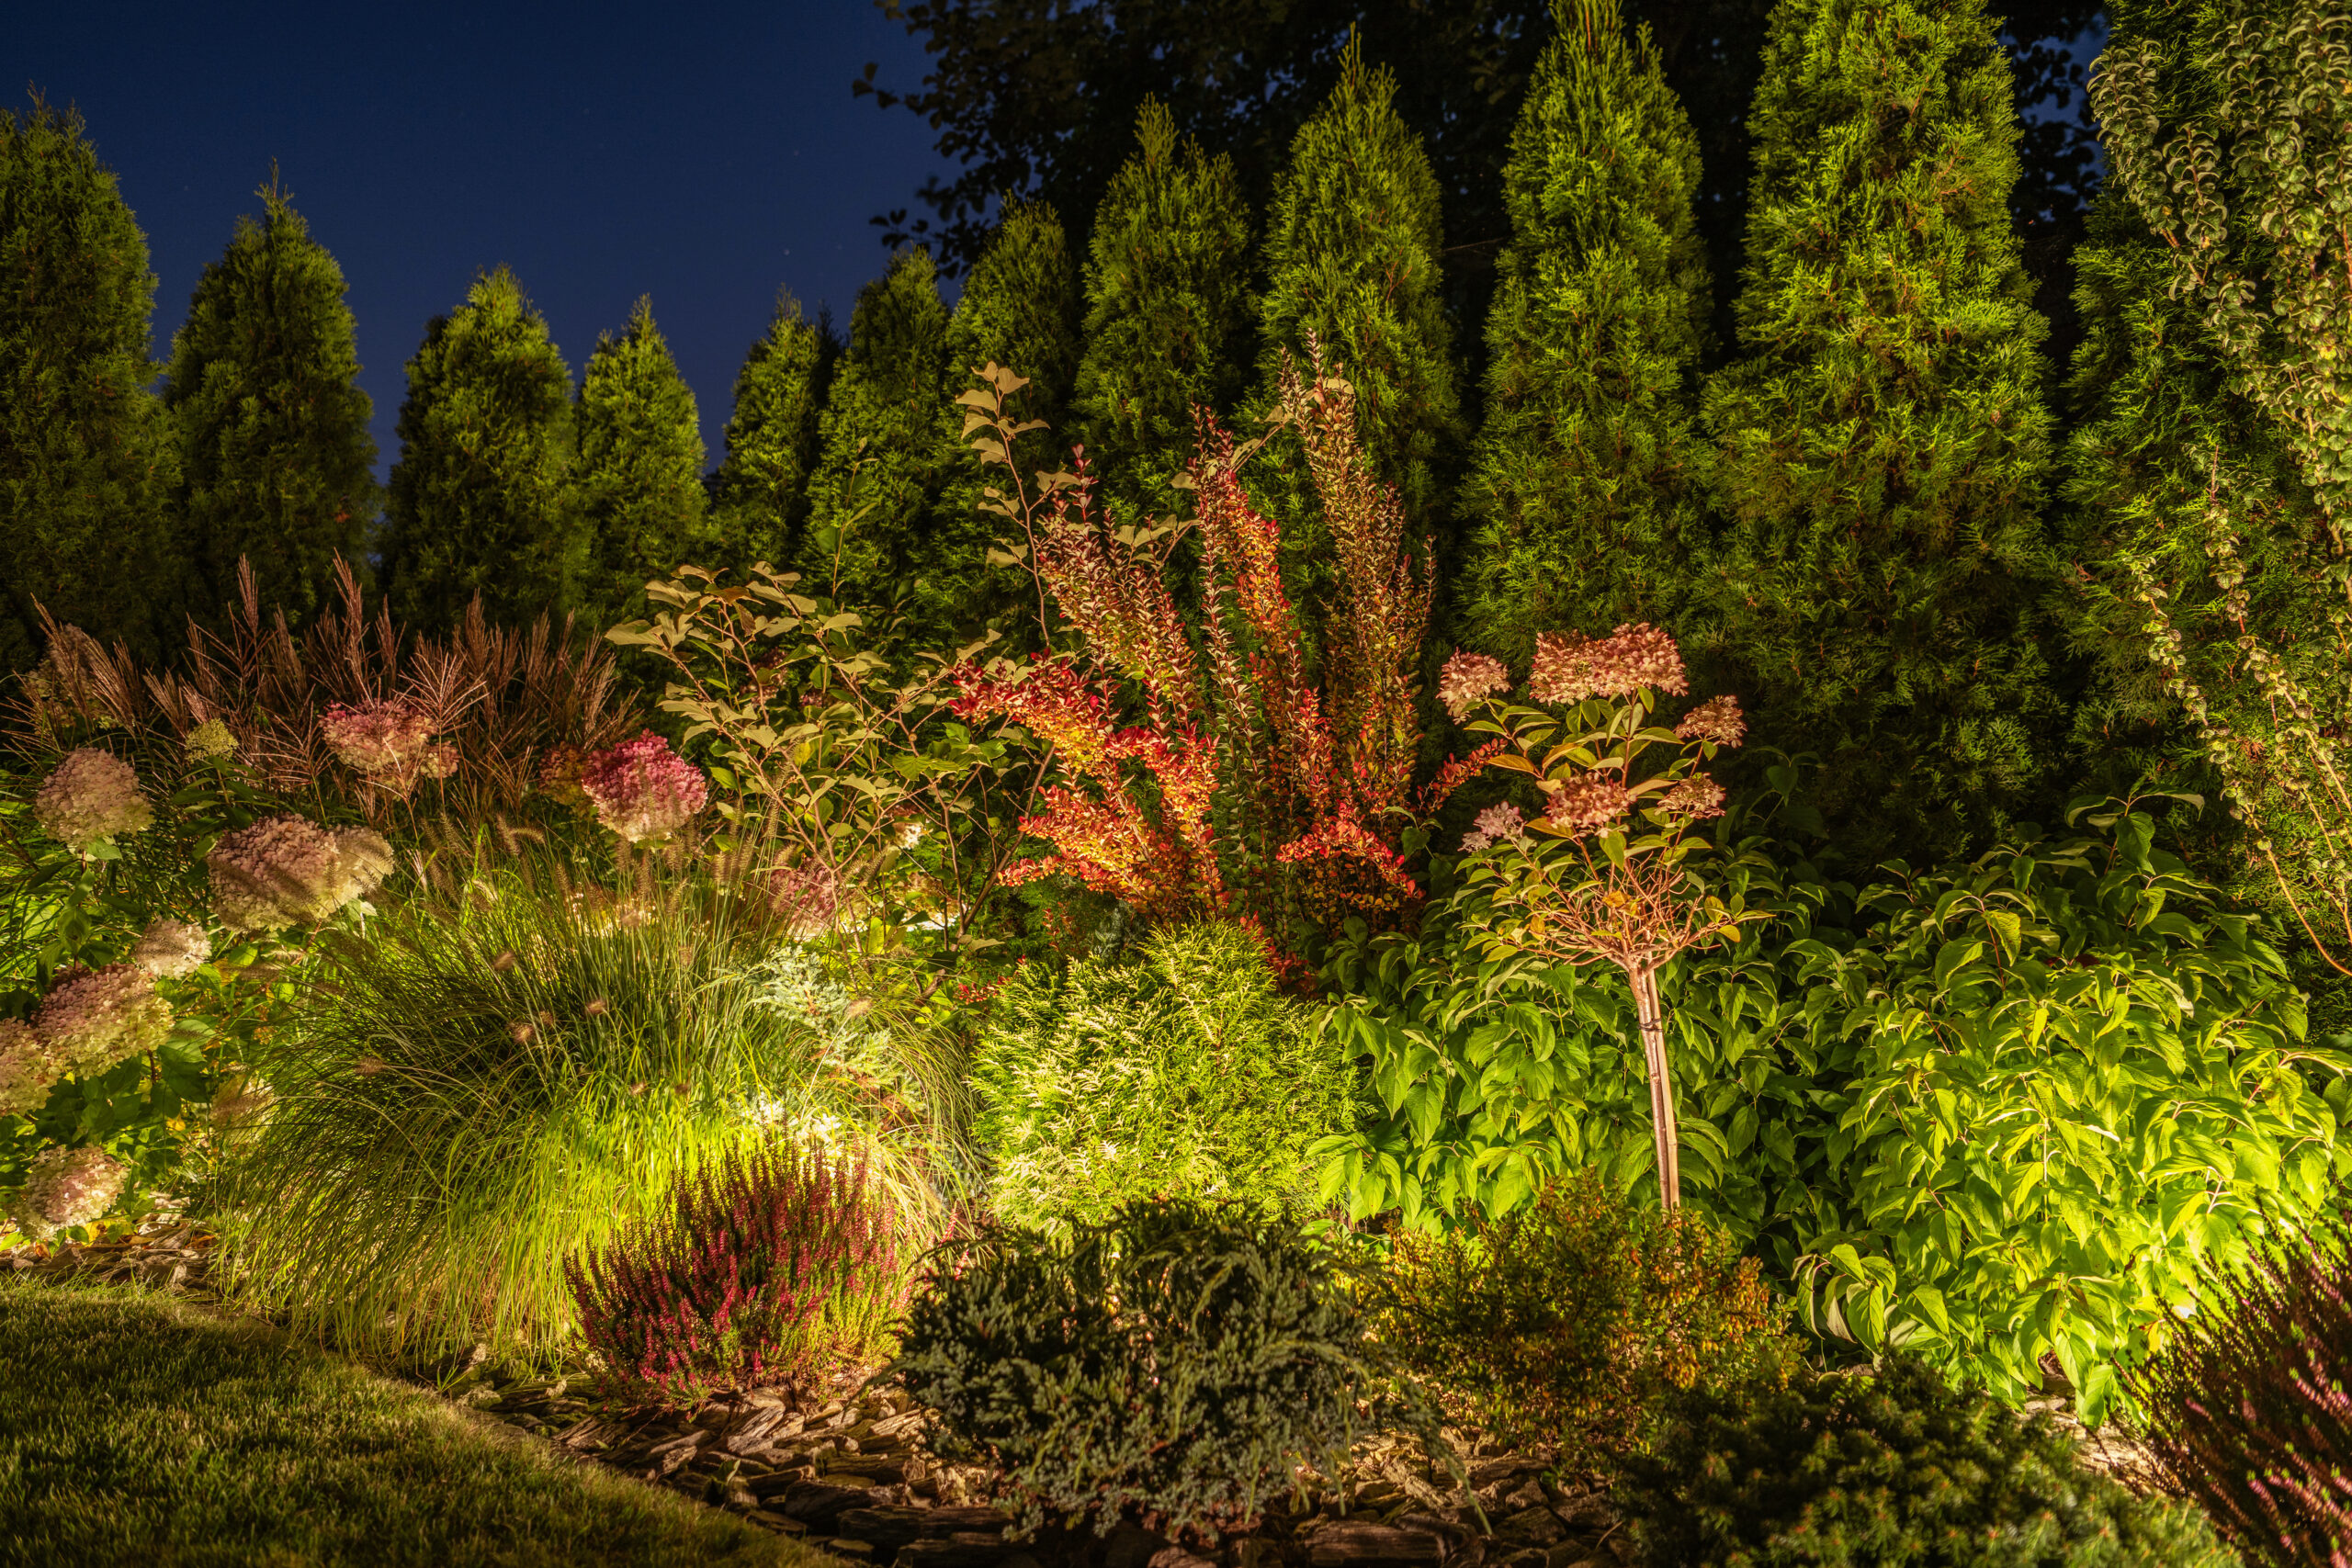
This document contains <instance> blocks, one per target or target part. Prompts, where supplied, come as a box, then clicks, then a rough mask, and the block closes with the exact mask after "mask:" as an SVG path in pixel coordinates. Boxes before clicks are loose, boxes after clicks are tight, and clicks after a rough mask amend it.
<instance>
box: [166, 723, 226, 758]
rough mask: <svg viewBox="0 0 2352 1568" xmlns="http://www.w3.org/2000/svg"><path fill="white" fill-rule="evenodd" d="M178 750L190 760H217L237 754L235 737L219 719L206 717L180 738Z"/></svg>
mask: <svg viewBox="0 0 2352 1568" xmlns="http://www.w3.org/2000/svg"><path fill="white" fill-rule="evenodd" d="M180 750H183V751H185V752H186V753H187V760H188V761H191V762H217V761H220V760H222V759H223V758H226V757H233V756H235V755H236V754H237V738H236V736H235V735H233V734H232V733H231V732H230V729H229V727H228V726H227V725H225V724H223V723H221V722H220V720H219V719H217V718H208V719H206V720H205V721H204V722H203V723H202V724H199V725H198V726H197V727H196V728H194V729H191V730H189V731H188V732H187V735H186V736H185V737H183V738H182V739H181V740H180Z"/></svg>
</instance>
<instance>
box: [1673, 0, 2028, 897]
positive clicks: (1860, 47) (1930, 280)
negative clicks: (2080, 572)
mask: <svg viewBox="0 0 2352 1568" xmlns="http://www.w3.org/2000/svg"><path fill="white" fill-rule="evenodd" d="M1751 120H1752V124H1753V127H1754V130H1755V135H1756V180H1755V190H1754V197H1753V199H1752V201H1751V204H1750V208H1749V214H1748V247H1747V273H1746V278H1745V282H1744V285H1743V288H1742V291H1741V295H1740V300H1739V311H1738V315H1739V339H1740V347H1741V355H1742V357H1741V358H1740V360H1739V361H1738V362H1737V363H1736V364H1735V365H1734V366H1732V367H1730V368H1728V369H1726V370H1725V371H1724V372H1723V373H1722V374H1721V375H1720V376H1719V377H1718V378H1716V380H1715V381H1714V383H1713V385H1712V386H1711V387H1710V388H1709V389H1708V391H1707V395H1706V399H1705V406H1704V421H1705V423H1706V425H1707V427H1708V429H1709V431H1710V434H1711V435H1712V437H1713V440H1714V441H1715V442H1716V443H1718V444H1719V447H1720V450H1719V452H1718V453H1717V454H1716V459H1715V460H1716V462H1717V464H1718V468H1717V479H1718V486H1717V489H1718V498H1719V502H1720V504H1721V506H1722V508H1723V510H1724V513H1727V515H1728V527H1727V530H1726V532H1725V533H1724V537H1723V540H1722V548H1721V552H1720V558H1719V559H1717V560H1715V561H1714V562H1713V564H1712V565H1710V566H1709V567H1708V569H1707V571H1706V586H1705V587H1704V589H1703V593H1704V598H1705V604H1704V606H1703V608H1702V609H1695V610H1693V611H1692V612H1691V623H1690V628H1689V637H1688V639H1687V640H1689V641H1691V643H1692V645H1693V647H1694V650H1695V649H1699V648H1702V647H1703V648H1705V649H1707V650H1708V652H1709V659H1708V662H1711V663H1713V664H1716V665H1719V666H1721V670H1720V674H1721V676H1722V679H1723V680H1724V683H1725V684H1726V685H1728V686H1729V687H1730V689H1732V690H1736V691H1737V692H1739V693H1740V694H1742V695H1743V697H1747V698H1751V699H1752V705H1753V706H1754V708H1755V709H1756V710H1757V713H1756V717H1757V724H1756V729H1757V735H1756V739H1758V740H1759V741H1762V742H1764V743H1765V744H1768V745H1771V746H1775V747H1779V748H1781V749H1783V750H1790V751H1798V750H1804V751H1810V752H1813V753H1815V755H1817V756H1818V757H1819V759H1820V761H1821V762H1822V771H1821V774H1820V777H1821V780H1822V786H1821V790H1822V804H1823V806H1824V807H1825V809H1826V810H1828V811H1829V812H1830V814H1831V815H1832V817H1833V818H1837V819H1838V820H1840V821H1841V822H1842V823H1844V824H1845V827H1844V829H1843V830H1844V831H1845V832H1846V833H1847V834H1848V835H1849V838H1850V839H1851V841H1852V847H1853V848H1854V849H1856V850H1857V851H1858V852H1864V853H1868V854H1869V855H1871V857H1872V858H1875V856H1876V855H1878V854H1880V853H1884V852H1887V850H1888V847H1889V846H1890V845H1891V846H1894V848H1896V849H1898V850H1900V851H1903V852H1915V853H1922V854H1926V853H1936V854H1940V853H1947V852H1951V850H1952V849H1955V848H1957V847H1960V846H1962V845H1963V844H1967V843H1971V842H1975V843H1981V842H1983V841H1984V840H1985V839H1986V838H1987V837H1989V836H1990V835H1991V834H1992V833H1993V832H1996V831H1997V830H1999V829H2001V828H2002V827H2003V826H2004V824H2005V823H2006V822H2007V821H2009V820H2011V819H2013V818H2014V817H2015V815H2016V814H2017V813H2018V810H2019V809H2020V808H2021V807H2026V806H2028V805H2029V804H2032V803H2036V802H2038V801H2039V800H2040V799H2041V792H2044V791H2046V790H2047V789H2048V788H2049V786H2050V785H2051V784H2052V782H2053V781H2052V779H2051V778H2050V777H2049V770H2050V764H2051V761H2052V745H2053V742H2054V740H2055V739H2056V738H2057V736H2058V735H2059V734H2060V733H2061V732H2063V729H2064V716H2063V714H2062V713H2061V711H2060V709H2059V706H2058V705H2057V703H2056V700H2055V698H2054V697H2053V695H2052V691H2051V687H2050V677H2049V671H2048V670H2047V667H2046V660H2045V658H2044V654H2043V651H2042V649H2041V646H2040V643H2039V640H2038V639H2039V637H2040V635H2041V634H2040V632H2039V630H2038V627H2037V625H2036V622H2035V619H2034V615H2033V613H2032V609H2033V604H2034V601H2035V600H2036V599H2037V598H2038V597H2040V595H2041V593H2042V592H2045V585H2046V584H2047V583H2048V581H2050V576H2051V567H2050V564H2049V560H2048V552H2047V550H2046V547H2045V546H2044V543H2043V540H2042V538H2041V522H2040V512H2041V491H2042V485H2043V481H2044V474H2045V470H2046V469H2047V468H2048V465H2049V457H2050V451H2049V448H2050V439H2051V436H2050V426H2051V416H2050V413H2049V411H2048V410H2047V409H2046V408H2045V407H2044V406H2043V403H2042V398H2041V379H2042V375H2043V371H2042V366H2041V359H2040V356H2039V354H2038V352H2037V348H2038V345H2039V344H2040V343H2041V338H2042V335H2043V333H2044V330H2045V329H2044V324H2043V322H2042V321H2041V318H2040V317H2039V316H2038V315H2036V314H2035V313H2034V312H2033V310H2031V309H2030V306H2029V304H2028V300H2029V299H2030V294H2031V286H2030V283H2029V281H2028V280H2027V278H2026V276H2025V273H2024V272H2023V270H2022V269H2021V268H2020V267H2019V265H2018V247H2017V242H2016V241H2015V240H2014V239H2013V238H2012V237H2011V235H2010V232H2009V215H2008V210H2007V199H2008V194H2009V190H2010V187H2011V186H2013V185H2014V184H2015V183H2016V180H2017V175H2018V159H2017V138H2018V131H2017V127H2016V122H2015V116H2014V113H2013V109H2012V99H2011V91H2010V79H2009V67H2008V64H2007V60H2006V58H2005V57H2004V55H2003V53H2002V51H2001V50H2000V47H1999V45H1998V43H1997V42H1996V38H1995V28H1994V24H1993V22H1992V21H1991V19H1990V18H1988V17H1986V16H1985V12H1984V9H1983V6H1982V5H1981V4H1980V3H1979V0H1922V3H1919V4H1916V5H1905V6H1894V7H1889V6H1883V5H1879V4H1876V3H1875V0H1782V3H1781V7H1780V9H1779V11H1778V12H1777V13H1776V15H1775V17H1774V19H1773V24H1772V32H1771V37H1770V41H1769V42H1768V44H1767V48H1766V55H1765V66H1764V80H1763V85H1762V86H1761V87H1760V88H1759V89H1758V95H1757V101H1756V106H1755V109H1754V112H1753V114H1752V117H1751Z"/></svg>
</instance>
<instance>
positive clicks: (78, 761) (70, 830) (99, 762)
mask: <svg viewBox="0 0 2352 1568" xmlns="http://www.w3.org/2000/svg"><path fill="white" fill-rule="evenodd" d="M33 819H34V820H35V821H37V822H39V823H40V825H41V827H42V828H43V829H45V830H47V831H48V833H49V834H50V836H51V837H52V838H55V839H58V840H62V842H63V843H64V845H65V847H66V848H68V849H70V850H73V851H74V852H76V853H80V852H85V851H86V850H88V849H89V848H90V847H91V846H92V845H94V844H99V843H104V842H106V841H107V840H111V839H119V838H120V837H122V836H123V835H125V834H127V833H137V832H141V831H142V830H144V829H146V827H147V826H148V825H149V824H150V823H152V822H153V821H154V820H155V808H154V807H152V806H150V805H149V804H148V803H147V797H146V796H145V795H141V794H140V793H139V775H138V774H137V773H134V772H133V771H132V770H131V766H130V763H128V762H126V761H123V760H122V759H121V758H119V757H118V756H116V755H115V754H114V753H113V752H111V751H102V750H99V749H98V748H96V747H95V746H85V747H83V748H81V749H80V750H75V751H69V752H67V753H66V756H65V760H64V761H62V762H60V763H58V764H57V769H56V771H55V772H54V773H51V774H50V775H49V777H48V778H47V779H46V780H45V781H43V782H42V784H41V786H40V793H38V794H36V795H34V796H33Z"/></svg>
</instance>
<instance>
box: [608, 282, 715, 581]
mask: <svg viewBox="0 0 2352 1568" xmlns="http://www.w3.org/2000/svg"><path fill="white" fill-rule="evenodd" d="M573 422H574V428H575V434H576V436H577V439H578V442H579V468H578V471H577V473H576V475H575V483H576V484H577V485H578V487H579V492H580V503H581V507H582V511H583V513H584V514H585V519H586V524H587V528H588V534H589V547H588V566H587V571H586V575H585V577H584V579H583V580H582V585H581V592H580V605H581V609H582V613H583V614H585V615H587V616H588V618H589V620H590V621H591V622H593V623H594V624H595V625H598V626H616V625H618V624H619V623H620V622H622V621H626V620H631V619H634V618H636V617H638V616H639V615H643V614H644V607H645V584H646V583H647V582H648V581H650V580H651V579H654V578H667V577H670V576H672V575H673V573H674V572H675V571H676V570H677V568H678V566H679V565H680V564H681V563H682V562H688V561H691V562H693V563H695V565H698V566H714V567H715V566H719V565H724V564H727V563H725V562H723V561H721V560H719V559H718V557H717V555H716V554H715V553H714V552H715V548H716V547H717V545H718V539H717V538H716V537H714V536H713V534H712V531H711V529H710V527H709V525H708V521H707V514H708V512H709V508H710V497H709V493H708V492H707V491H706V490H705V489H704V488H703V479H702V470H703V445H702V425H701V423H700V416H699V414H698V413H697V412H696V411H695V395H694V393H693V392H692V391H691V390H689V389H687V386H686V383H685V380H684V378H683V377H681V376H680V375H679V374H678V364H677V361H676V360H674V359H673V358H671V357H670V345H669V344H668V343H667V342H666V341H665V340H664V339H663V338H662V329H661V328H660V327H658V326H656V325H655V324H654V321H653V302H652V300H651V299H639V300H638V302H637V305H636V308H635V309H634V310H631V311H630V312H629V319H628V330H627V331H625V332H624V333H621V335H620V336H618V337H615V336H613V335H612V334H611V333H605V336H604V337H603V338H602V339H600V340H599V341H598V343H597V344H596V351H595V353H594V354H592V355H589V356H588V368H587V369H586V371H584V372H583V373H582V377H581V382H580V399H579V403H578V406H577V407H576V408H575V410H574V411H573Z"/></svg>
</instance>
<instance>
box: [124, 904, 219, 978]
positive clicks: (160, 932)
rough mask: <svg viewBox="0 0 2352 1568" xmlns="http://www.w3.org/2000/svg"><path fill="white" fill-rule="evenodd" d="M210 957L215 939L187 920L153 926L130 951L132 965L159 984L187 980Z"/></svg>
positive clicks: (162, 920)
mask: <svg viewBox="0 0 2352 1568" xmlns="http://www.w3.org/2000/svg"><path fill="white" fill-rule="evenodd" d="M211 956H212V939H211V938H210V937H209V936H207V935H205V934H204V928H203V927H201V926H192V925H190V924H188V923H187V921H186V920H166V919H159V920H154V921H152V922H150V923H149V925H148V927H147V929H146V930H145V931H141V932H140V933H139V941H138V943H137V944H136V945H135V946H133V947H132V948H131V950H130V962H131V963H132V964H136V965H137V966H138V967H140V968H141V969H144V970H145V971H147V973H148V974H150V975H153V976H155V977H156V978H157V979H159V980H184V979H186V978H187V977H188V976H190V975H193V974H195V973H196V972H197V969H198V967H199V966H200V965H201V964H203V963H204V961H205V960H206V959H208V958H209V957H211Z"/></svg>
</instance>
